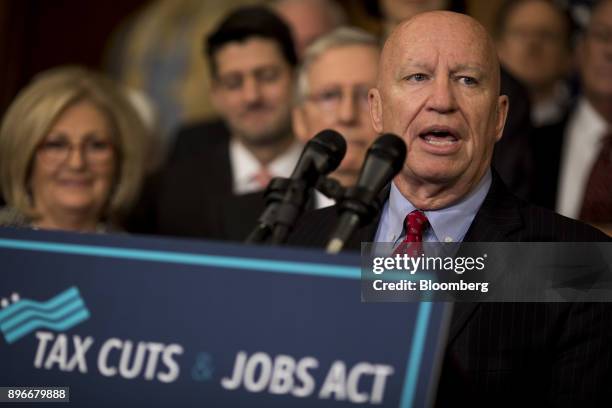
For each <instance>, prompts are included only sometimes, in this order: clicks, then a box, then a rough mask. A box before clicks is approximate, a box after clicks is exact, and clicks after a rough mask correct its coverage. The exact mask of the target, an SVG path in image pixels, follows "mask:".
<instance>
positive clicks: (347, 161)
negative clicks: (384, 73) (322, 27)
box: [293, 27, 380, 207]
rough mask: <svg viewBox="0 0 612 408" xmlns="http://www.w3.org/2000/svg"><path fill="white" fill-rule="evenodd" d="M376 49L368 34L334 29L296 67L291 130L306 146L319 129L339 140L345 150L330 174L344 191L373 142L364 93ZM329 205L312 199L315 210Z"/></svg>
mask: <svg viewBox="0 0 612 408" xmlns="http://www.w3.org/2000/svg"><path fill="white" fill-rule="evenodd" d="M379 54H380V49H379V45H378V40H377V39H376V37H374V36H373V35H371V34H369V33H367V32H365V31H362V30H359V29H356V28H347V27H343V28H339V29H336V30H334V31H332V32H331V33H329V34H327V35H324V36H323V37H320V38H319V39H317V40H316V41H315V42H314V43H313V44H311V45H310V46H309V47H308V48H307V49H306V53H305V56H304V59H303V61H302V64H301V65H300V66H299V68H298V75H297V89H296V94H295V100H296V106H295V107H294V109H293V129H294V133H295V134H296V136H297V137H298V138H299V139H300V140H301V141H302V142H304V143H305V142H307V141H308V140H309V139H310V138H311V137H312V136H313V135H315V134H317V133H318V132H320V131H321V130H323V129H334V130H336V131H338V132H340V134H342V135H343V136H344V138H345V139H346V142H347V151H346V156H344V160H342V163H341V164H340V166H339V168H338V169H337V170H336V171H335V172H334V173H332V174H331V177H334V178H336V179H338V181H340V183H341V184H342V185H344V186H345V187H348V186H352V185H354V184H355V183H356V181H357V177H358V175H359V170H360V168H361V165H362V163H363V159H364V157H365V153H366V151H367V149H368V147H369V146H370V144H371V143H372V142H373V140H374V138H375V137H376V132H375V131H374V128H372V124H371V121H370V112H369V105H368V91H369V90H370V88H373V87H374V86H375V85H376V76H377V73H378V58H379ZM325 203H329V200H328V199H326V198H325V197H324V196H322V195H317V203H316V206H317V207H321V206H323V204H325Z"/></svg>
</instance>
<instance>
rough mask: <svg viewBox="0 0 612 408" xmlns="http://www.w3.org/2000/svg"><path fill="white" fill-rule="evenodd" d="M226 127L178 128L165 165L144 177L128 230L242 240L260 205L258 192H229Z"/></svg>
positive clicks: (252, 225) (230, 178) (230, 170)
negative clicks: (143, 183)
mask: <svg viewBox="0 0 612 408" xmlns="http://www.w3.org/2000/svg"><path fill="white" fill-rule="evenodd" d="M229 141H230V135H229V131H228V130H227V128H226V127H225V125H223V124H222V123H221V122H212V123H203V124H197V125H194V126H191V127H188V128H185V129H183V130H182V131H181V132H179V134H178V136H177V139H176V144H175V147H174V149H173V151H172V152H171V154H170V156H169V159H168V163H167V165H166V166H165V168H164V169H162V170H161V171H160V172H158V173H157V174H155V175H153V176H152V177H150V178H149V180H147V182H146V184H145V188H144V191H143V193H142V197H141V199H140V203H139V204H138V205H137V207H136V210H135V211H134V213H133V214H132V216H131V217H130V222H129V224H128V227H127V229H128V230H129V231H131V232H139V233H149V234H163V235H173V236H183V237H198V238H207V239H221V240H237V241H241V240H243V239H244V238H245V237H246V236H247V235H248V233H249V232H250V231H251V229H252V228H253V227H254V226H255V223H256V220H257V217H258V216H259V215H260V214H261V212H262V211H263V209H264V201H263V194H262V193H253V194H245V195H240V196H236V195H234V194H233V192H232V179H233V177H232V169H231V165H230V156H229Z"/></svg>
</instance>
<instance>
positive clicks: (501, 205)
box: [290, 174, 612, 407]
mask: <svg viewBox="0 0 612 408" xmlns="http://www.w3.org/2000/svg"><path fill="white" fill-rule="evenodd" d="M336 220H337V214H336V212H335V208H333V207H331V208H327V209H323V210H319V211H315V212H312V213H309V214H307V215H306V216H304V218H303V219H302V220H301V222H300V224H299V225H298V227H297V228H296V231H295V232H294V234H293V236H292V237H291V240H290V244H292V245H300V246H322V245H324V244H325V242H326V239H327V237H328V236H329V234H330V233H331V230H332V228H334V226H335V222H336ZM378 221H379V220H378V219H377V220H375V221H374V222H373V223H371V224H370V225H367V226H366V227H364V228H361V229H360V230H358V231H357V233H356V234H355V237H354V238H353V239H352V240H350V241H349V242H348V249H355V250H358V249H359V247H360V246H359V245H360V242H361V241H373V239H374V235H375V233H376V229H377V226H378ZM464 240H465V241H468V242H478V241H480V242H503V241H506V242H508V241H526V242H534V241H543V242H547V241H570V242H572V241H609V240H610V239H609V238H608V237H607V236H606V235H604V234H602V233H601V232H599V231H598V230H596V229H594V228H592V227H589V226H587V225H586V224H583V223H580V222H577V221H574V220H570V219H568V218H565V217H562V216H560V215H558V214H555V213H553V212H551V211H548V210H546V209H543V208H540V207H536V206H533V205H530V204H527V203H526V202H524V201H522V200H520V199H518V198H517V197H515V196H514V195H512V194H511V193H510V192H509V191H508V189H507V188H506V187H505V185H504V184H503V182H502V181H501V180H500V178H499V176H497V175H496V174H495V175H494V177H493V183H492V186H491V189H490V191H489V193H488V195H487V196H486V198H485V201H484V202H483V204H482V206H481V208H480V210H479V211H478V213H477V214H476V217H475V218H474V221H473V223H472V225H471V226H470V228H469V230H468V232H467V234H466V236H465V239H464ZM611 350H612V306H611V305H610V304H607V303H590V304H585V303H456V304H455V308H454V311H453V317H452V319H451V326H450V331H449V336H448V343H447V347H446V351H445V356H444V362H443V368H442V373H441V378H440V384H439V387H438V395H437V403H436V405H437V406H489V407H498V406H516V407H519V406H520V407H522V406H567V407H571V406H579V407H587V406H589V407H590V406H598V404H600V403H601V402H600V401H601V399H602V398H604V397H605V398H609V397H610V393H611V389H612V387H610V384H612V382H611V381H612V377H611V373H610V371H611V368H612V352H611ZM606 401H607V404H605V405H606V406H609V405H610V404H611V403H612V400H611V399H607V400H606Z"/></svg>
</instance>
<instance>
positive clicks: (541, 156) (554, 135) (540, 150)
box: [533, 116, 569, 210]
mask: <svg viewBox="0 0 612 408" xmlns="http://www.w3.org/2000/svg"><path fill="white" fill-rule="evenodd" d="M568 120H569V117H568V116H565V117H564V118H563V119H562V120H561V121H559V122H558V123H553V124H550V125H547V126H543V127H541V128H538V129H537V131H536V134H535V137H534V138H533V143H534V152H535V155H536V173H535V185H536V190H535V191H536V193H535V195H534V202H535V203H536V204H538V205H541V206H543V207H546V208H549V209H552V210H554V209H555V208H556V205H557V191H558V190H559V175H560V174H559V173H560V170H561V153H562V150H563V144H564V142H565V130H566V128H567V123H568Z"/></svg>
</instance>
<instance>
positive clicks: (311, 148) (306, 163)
mask: <svg viewBox="0 0 612 408" xmlns="http://www.w3.org/2000/svg"><path fill="white" fill-rule="evenodd" d="M345 154H346V142H345V141H344V138H343V137H342V135H340V133H338V132H336V131H335V130H331V129H325V130H322V131H321V132H319V133H317V134H316V135H315V136H314V137H313V138H312V139H310V140H309V141H308V143H306V146H304V150H302V154H301V155H300V158H299V160H298V162H297V164H296V166H295V168H294V170H293V172H292V173H291V176H290V178H280V177H277V178H274V179H272V181H271V182H270V184H269V185H268V188H267V189H266V193H265V199H266V209H265V210H264V212H263V213H262V215H261V216H260V217H259V220H258V225H257V226H256V227H255V229H254V230H253V231H252V232H251V233H250V234H249V236H248V237H247V239H246V240H245V242H247V243H257V242H265V241H266V240H268V239H269V238H270V234H273V236H272V242H273V243H283V242H285V240H286V238H287V236H288V235H289V232H290V231H291V228H292V227H293V224H294V223H295V221H296V220H297V218H298V217H299V216H300V214H301V213H302V212H303V210H304V207H305V205H306V202H307V201H308V198H309V192H310V189H311V188H312V187H313V186H314V185H315V184H316V183H317V181H319V179H320V178H321V176H323V175H325V174H328V173H331V172H332V171H334V170H335V169H336V168H337V167H338V166H339V165H340V162H341V161H342V159H343V158H344V155H345Z"/></svg>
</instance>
